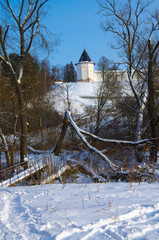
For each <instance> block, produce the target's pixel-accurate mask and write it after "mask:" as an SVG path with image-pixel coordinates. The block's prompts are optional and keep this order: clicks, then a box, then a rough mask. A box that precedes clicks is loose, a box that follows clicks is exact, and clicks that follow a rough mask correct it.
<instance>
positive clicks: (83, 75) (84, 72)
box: [75, 49, 95, 82]
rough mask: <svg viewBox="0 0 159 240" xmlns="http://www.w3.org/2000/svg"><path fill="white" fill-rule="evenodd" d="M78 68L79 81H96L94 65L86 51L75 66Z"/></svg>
mask: <svg viewBox="0 0 159 240" xmlns="http://www.w3.org/2000/svg"><path fill="white" fill-rule="evenodd" d="M75 65H76V66H77V81H87V82H92V81H94V65H95V63H93V62H92V61H91V59H90V57H89V56H88V53H87V52H86V50H85V49H84V51H83V53H82V55H81V57H80V59H79V62H78V63H76V64H75Z"/></svg>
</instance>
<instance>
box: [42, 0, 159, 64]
mask: <svg viewBox="0 0 159 240" xmlns="http://www.w3.org/2000/svg"><path fill="white" fill-rule="evenodd" d="M134 1H135V0H134ZM154 2H155V3H154V5H156V6H158V0H154ZM98 10H99V9H98V4H97V2H96V0H50V1H49V8H48V15H49V16H48V17H47V20H46V21H45V24H46V26H47V27H48V29H49V30H50V31H51V32H53V33H54V34H55V35H56V37H57V38H59V39H60V43H59V46H58V47H57V48H56V50H55V51H54V52H53V53H51V55H50V57H49V61H50V64H51V65H56V64H61V65H65V64H66V63H70V62H71V61H72V62H73V63H74V64H75V63H77V62H78V60H79V58H80V56H81V54H82V51H83V49H84V48H85V49H86V50H87V52H88V54H89V56H90V58H91V60H92V61H93V62H95V63H97V62H98V60H99V58H100V57H101V56H105V57H107V58H109V59H111V60H114V61H118V55H117V52H116V51H115V50H112V49H111V43H112V39H111V37H110V35H109V34H105V33H104V32H103V31H102V30H101V28H100V27H99V26H100V22H101V21H102V18H101V16H100V15H99V14H97V12H98Z"/></svg>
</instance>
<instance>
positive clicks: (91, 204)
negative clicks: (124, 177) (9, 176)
mask: <svg viewBox="0 0 159 240" xmlns="http://www.w3.org/2000/svg"><path fill="white" fill-rule="evenodd" d="M158 189H159V185H158V183H152V184H148V183H141V184H140V185H139V184H137V183H103V184H66V185H61V184H56V185H42V186H31V187H11V188H0V239H3V240H12V239H23V240H27V239H28V240H30V239H36V240H38V239H41V240H46V239H47V240H48V239H49V240H51V239H52V240H53V239H55V240H64V239H65V240H66V239H67V240H68V239H69V240H71V239H72V240H78V239H81V240H88V239H89V240H91V239H92V240H95V239H97V240H99V239H101V240H103V239H111V240H112V239H117V240H119V239H120V240H122V239H131V240H132V239H134V240H136V239H144V240H145V239H148V240H154V239H159V191H158Z"/></svg>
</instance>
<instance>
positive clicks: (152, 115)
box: [148, 39, 158, 162]
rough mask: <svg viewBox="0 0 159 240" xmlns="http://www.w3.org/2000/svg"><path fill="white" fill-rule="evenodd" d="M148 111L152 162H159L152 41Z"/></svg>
mask: <svg viewBox="0 0 159 240" xmlns="http://www.w3.org/2000/svg"><path fill="white" fill-rule="evenodd" d="M148 92H149V99H148V100H149V101H148V111H149V118H150V127H151V138H152V140H151V141H152V143H151V147H150V161H151V162H157V148H158V146H157V145H158V140H157V126H156V111H155V90H154V80H153V54H152V47H151V40H150V39H149V65H148Z"/></svg>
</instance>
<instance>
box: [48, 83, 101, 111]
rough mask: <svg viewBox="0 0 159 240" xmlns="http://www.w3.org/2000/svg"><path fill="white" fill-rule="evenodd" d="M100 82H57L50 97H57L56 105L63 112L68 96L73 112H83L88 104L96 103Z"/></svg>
mask: <svg viewBox="0 0 159 240" xmlns="http://www.w3.org/2000/svg"><path fill="white" fill-rule="evenodd" d="M100 84H101V83H100V82H76V83H61V84H57V85H56V86H55V87H54V88H53V90H52V91H51V92H49V98H50V99H56V103H55V107H56V108H57V110H58V111H59V110H60V111H61V112H65V110H66V108H67V98H69V101H70V109H71V112H73V113H78V114H82V113H83V112H84V110H85V107H86V106H94V105H95V104H96V97H97V90H98V88H99V86H100Z"/></svg>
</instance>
